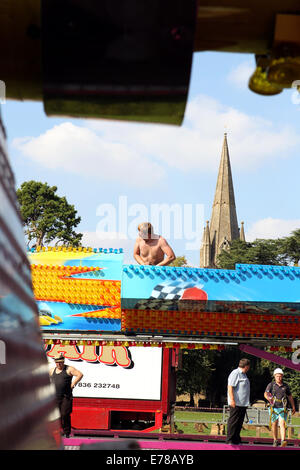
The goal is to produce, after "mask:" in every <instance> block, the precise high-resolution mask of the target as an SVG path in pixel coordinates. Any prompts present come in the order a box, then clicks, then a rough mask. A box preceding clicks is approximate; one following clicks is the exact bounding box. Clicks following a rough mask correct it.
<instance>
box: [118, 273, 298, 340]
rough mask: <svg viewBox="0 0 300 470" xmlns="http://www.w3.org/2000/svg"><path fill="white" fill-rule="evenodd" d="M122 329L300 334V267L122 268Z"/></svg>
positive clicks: (238, 334) (232, 334)
mask: <svg viewBox="0 0 300 470" xmlns="http://www.w3.org/2000/svg"><path fill="white" fill-rule="evenodd" d="M122 330H123V331H124V332H126V333H132V332H135V333H151V334H160V335H183V336H191V337H214V338H216V337H221V338H229V337H230V338H237V337H238V338H275V339H279V338H283V339H286V338H290V339H296V338H299V337H300V268H299V267H285V266H284V267H283V266H282V267H279V266H257V265H237V266H236V269H235V270H234V271H233V270H221V269H219V270H218V269H200V268H199V269H197V268H171V267H167V268H165V267H164V268H163V267H157V266H135V265H126V266H124V267H123V278H122Z"/></svg>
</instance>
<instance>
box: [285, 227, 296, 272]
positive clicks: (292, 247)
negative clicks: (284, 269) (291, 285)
mask: <svg viewBox="0 0 300 470" xmlns="http://www.w3.org/2000/svg"><path fill="white" fill-rule="evenodd" d="M281 245H282V251H283V252H285V253H286V255H287V257H288V258H289V261H290V262H292V263H294V264H298V263H299V260H300V229H299V228H298V229H297V230H294V231H293V232H292V235H290V236H289V237H284V238H282V239H281Z"/></svg>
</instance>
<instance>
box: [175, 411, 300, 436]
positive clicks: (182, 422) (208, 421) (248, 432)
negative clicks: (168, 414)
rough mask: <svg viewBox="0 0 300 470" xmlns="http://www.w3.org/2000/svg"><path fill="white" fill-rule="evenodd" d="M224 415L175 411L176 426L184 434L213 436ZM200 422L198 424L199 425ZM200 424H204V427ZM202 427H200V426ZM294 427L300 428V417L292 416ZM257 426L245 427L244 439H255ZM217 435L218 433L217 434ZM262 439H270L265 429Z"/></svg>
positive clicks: (295, 430)
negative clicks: (213, 427)
mask: <svg viewBox="0 0 300 470" xmlns="http://www.w3.org/2000/svg"><path fill="white" fill-rule="evenodd" d="M222 421H223V414H222V413H221V412H220V413H214V412H201V411H175V425H176V429H177V432H180V433H184V434H206V435H208V434H211V428H212V426H213V425H214V424H217V423H222ZM197 422H198V423H197ZM200 423H203V424H202V426H201V425H200ZM199 425H200V426H199ZM292 425H294V426H296V425H298V426H300V416H297V417H294V416H292ZM256 432H257V431H256V426H253V427H250V428H248V426H244V429H243V430H242V432H241V436H242V437H243V436H244V437H251V436H252V437H255V436H256ZM299 433H300V427H295V428H293V433H292V435H291V438H292V439H297V438H299ZM215 434H217V432H215ZM260 436H261V437H270V432H269V431H268V429H266V428H265V427H263V428H261V431H260Z"/></svg>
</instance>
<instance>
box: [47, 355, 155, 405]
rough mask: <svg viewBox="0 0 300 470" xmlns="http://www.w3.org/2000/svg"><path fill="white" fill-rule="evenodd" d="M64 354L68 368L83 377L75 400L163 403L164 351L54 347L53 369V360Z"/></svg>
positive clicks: (49, 356)
mask: <svg viewBox="0 0 300 470" xmlns="http://www.w3.org/2000/svg"><path fill="white" fill-rule="evenodd" d="M71 348H73V349H71ZM61 353H62V354H64V356H65V364H66V365H70V366H73V367H75V368H76V369H78V370H80V371H81V372H82V373H83V378H82V380H81V382H80V383H79V384H78V385H77V386H76V387H75V388H74V390H73V396H74V398H76V397H86V398H114V399H134V400H160V399H161V380H162V349H161V348H154V347H149V348H145V347H129V348H128V347H123V346H116V347H110V346H101V347H98V348H96V347H95V346H79V347H75V346H71V347H70V346H66V347H64V346H53V347H52V348H51V349H50V350H49V351H47V356H48V359H49V365H50V367H51V368H53V367H55V363H54V361H53V358H54V357H56V356H58V355H59V354H61Z"/></svg>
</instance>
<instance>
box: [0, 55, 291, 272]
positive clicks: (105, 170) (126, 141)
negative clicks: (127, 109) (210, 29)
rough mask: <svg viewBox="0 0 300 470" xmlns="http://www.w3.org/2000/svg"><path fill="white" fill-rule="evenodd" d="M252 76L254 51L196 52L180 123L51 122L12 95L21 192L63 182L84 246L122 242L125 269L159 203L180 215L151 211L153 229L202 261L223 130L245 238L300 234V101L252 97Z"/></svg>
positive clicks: (10, 123) (12, 148)
mask: <svg viewBox="0 0 300 470" xmlns="http://www.w3.org/2000/svg"><path fill="white" fill-rule="evenodd" d="M252 71H254V57H253V56H251V55H247V54H228V53H209V52H204V53H196V54H194V58H193V67H192V75H191V83H190V91H189V98H188V104H187V108H186V114H185V119H184V123H183V125H182V126H181V127H176V126H166V125H157V124H135V123H120V122H112V121H104V120H82V119H78V120H75V119H67V118H66V119H56V118H50V117H47V116H46V115H45V113H44V110H43V104H42V103H32V102H17V101H9V100H8V101H7V102H6V104H5V105H3V106H2V114H3V120H4V124H5V126H6V130H7V134H8V149H9V154H10V158H11V163H12V167H13V171H14V173H15V178H16V183H17V187H18V186H19V185H20V184H21V183H22V182H23V181H27V180H30V179H34V180H37V181H43V182H47V183H48V184H50V185H56V186H57V187H58V193H59V194H60V195H65V196H66V197H67V199H68V201H69V202H70V203H72V204H74V205H75V207H76V209H77V211H78V214H79V215H80V216H81V218H82V220H81V224H80V226H79V227H78V229H79V230H80V231H81V232H82V233H84V239H83V241H84V244H85V245H87V246H93V247H114V248H115V247H123V248H124V250H125V262H131V261H132V249H133V245H134V237H135V227H136V225H137V223H139V222H142V221H144V219H145V217H146V216H147V215H148V218H150V217H151V214H152V215H153V214H154V212H155V208H157V206H155V204H156V205H162V204H163V205H164V206H161V208H162V211H164V210H169V209H170V210H171V209H174V210H175V213H176V217H175V218H174V217H171V219H170V224H166V219H164V222H165V225H163V223H162V221H161V219H159V218H158V219H156V220H155V216H154V222H156V223H155V224H154V225H155V229H156V231H157V232H159V233H160V234H162V235H163V236H166V238H167V239H168V240H169V242H170V244H171V245H172V246H173V248H174V250H175V252H176V254H177V255H178V256H179V255H185V256H186V257H187V259H188V261H189V263H190V264H191V265H194V266H197V265H198V264H199V249H200V244H201V238H202V231H203V227H204V224H205V221H206V220H209V219H210V215H211V207H212V202H213V197H214V191H215V185H216V180H217V173H218V166H219V161H220V156H221V150H222V143H223V135H224V132H227V135H228V145H229V154H230V159H231V166H232V173H233V182H234V189H235V199H236V206H237V215H238V220H239V223H240V222H241V221H244V222H245V232H246V239H248V240H249V241H251V240H253V239H255V238H256V237H259V238H277V237H279V236H285V235H289V233H290V232H291V230H294V229H295V228H298V227H300V214H299V210H298V201H299V200H300V197H299V196H300V194H299V193H300V185H299V182H298V180H299V176H298V175H299V167H300V159H299V156H300V155H299V154H300V145H299V144H300V133H299V126H300V119H299V117H300V104H295V103H294V102H293V100H292V94H293V93H294V90H284V91H283V92H282V93H281V94H279V95H277V96H273V97H263V96H259V95H256V94H254V93H253V92H251V91H250V90H249V89H248V87H247V81H248V77H249V76H250V74H251V73H252ZM120 198H121V199H120ZM185 211H186V212H185ZM180 214H181V215H182V219H181V222H180V219H179V218H178V217H179V216H180ZM120 218H121V219H122V220H121V219H120ZM150 221H151V220H150ZM152 222H153V220H152ZM103 232H105V233H103ZM117 236H118V237H119V238H116V237H117ZM126 236H127V239H126V238H125V237H126Z"/></svg>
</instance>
